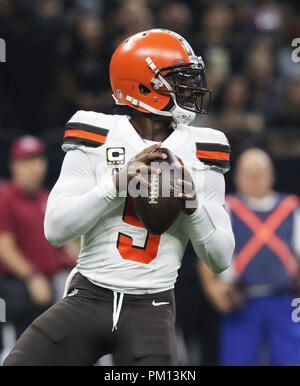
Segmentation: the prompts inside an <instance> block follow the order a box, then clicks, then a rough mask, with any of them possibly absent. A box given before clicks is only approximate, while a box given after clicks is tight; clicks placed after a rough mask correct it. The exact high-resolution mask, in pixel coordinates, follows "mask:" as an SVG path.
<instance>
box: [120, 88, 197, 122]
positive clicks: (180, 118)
mask: <svg viewBox="0 0 300 386" xmlns="http://www.w3.org/2000/svg"><path fill="white" fill-rule="evenodd" d="M126 100H127V101H128V102H130V103H131V104H132V105H133V106H135V107H142V108H143V109H145V110H147V111H149V112H150V113H153V114H156V115H161V116H165V117H173V119H174V121H175V122H176V123H184V124H189V123H191V122H193V120H194V119H195V118H196V113H194V112H192V111H188V110H185V109H183V108H182V107H180V106H178V105H177V103H176V102H174V107H172V108H171V110H170V111H161V110H157V109H154V108H153V107H151V106H149V105H147V104H146V103H144V102H141V101H139V100H138V99H135V98H133V97H131V96H129V95H127V96H126ZM173 101H174V99H173Z"/></svg>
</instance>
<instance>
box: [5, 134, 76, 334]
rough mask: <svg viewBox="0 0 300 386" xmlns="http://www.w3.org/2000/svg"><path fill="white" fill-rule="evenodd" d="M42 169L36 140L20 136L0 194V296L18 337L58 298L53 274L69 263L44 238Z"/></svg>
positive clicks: (68, 258) (43, 163)
mask: <svg viewBox="0 0 300 386" xmlns="http://www.w3.org/2000/svg"><path fill="white" fill-rule="evenodd" d="M46 170H47V160H46V156H45V148H44V145H43V143H42V142H41V141H40V140H39V139H37V138H35V137H32V136H23V137H21V138H19V139H18V140H17V141H16V142H15V143H14V144H13V146H12V148H11V172H12V181H11V182H9V183H7V184H5V185H4V187H3V189H2V190H1V196H0V214H1V215H0V261H1V268H0V269H1V271H0V272H1V280H0V298H3V299H5V301H6V305H7V320H8V321H9V322H11V323H12V324H13V325H14V327H15V329H16V335H17V337H18V336H19V335H20V334H21V333H22V332H23V331H24V329H25V328H26V327H27V326H28V324H29V323H31V321H32V320H33V319H35V318H36V317H37V316H38V315H39V314H40V313H41V312H43V311H44V310H46V309H47V308H48V307H49V306H50V305H51V304H52V302H53V300H54V299H55V298H57V296H58V294H57V293H56V290H58V289H57V288H54V286H53V284H54V279H55V276H56V275H58V274H59V273H60V272H61V270H63V269H65V268H68V267H71V266H72V265H73V259H72V258H71V255H70V254H69V253H67V252H66V251H65V250H64V249H62V248H60V249H56V248H54V247H52V246H51V245H50V244H49V243H48V241H47V240H46V238H45V237H44V231H43V221H44V212H45V209H46V202H47V198H48V191H46V190H44V189H43V188H42V183H43V180H44V177H45V174H46ZM60 296H62V293H60Z"/></svg>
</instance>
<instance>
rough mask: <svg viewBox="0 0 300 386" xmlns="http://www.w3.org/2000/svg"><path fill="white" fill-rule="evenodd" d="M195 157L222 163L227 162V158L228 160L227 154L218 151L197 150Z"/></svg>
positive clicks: (228, 155)
mask: <svg viewBox="0 0 300 386" xmlns="http://www.w3.org/2000/svg"><path fill="white" fill-rule="evenodd" d="M196 156H197V157H198V158H208V159H219V160H222V161H229V158H230V154H229V153H223V152H220V151H206V150H197V151H196Z"/></svg>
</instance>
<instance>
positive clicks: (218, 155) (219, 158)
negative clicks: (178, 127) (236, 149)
mask: <svg viewBox="0 0 300 386" xmlns="http://www.w3.org/2000/svg"><path fill="white" fill-rule="evenodd" d="M196 130H198V131H199V132H198V133H197V132H196V134H195V151H196V157H197V159H198V160H199V161H201V162H203V163H204V164H205V165H209V166H211V167H214V168H217V169H219V170H220V171H222V173H226V172H227V171H228V170H229V169H230V153H231V148H230V144H229V141H228V139H227V138H226V136H225V134H224V133H222V132H221V131H218V130H212V129H207V128H196ZM201 131H202V132H201Z"/></svg>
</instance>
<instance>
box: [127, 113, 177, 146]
mask: <svg viewBox="0 0 300 386" xmlns="http://www.w3.org/2000/svg"><path fill="white" fill-rule="evenodd" d="M171 122H172V118H170V117H161V116H158V115H153V114H151V116H149V117H148V116H133V117H131V118H130V123H131V124H132V126H133V127H134V128H135V130H136V131H137V132H138V134H139V135H140V136H141V137H142V138H145V139H149V140H151V141H157V142H162V141H164V140H165V139H166V138H167V137H168V136H169V135H170V134H171V133H172V132H173V129H172V127H171Z"/></svg>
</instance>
